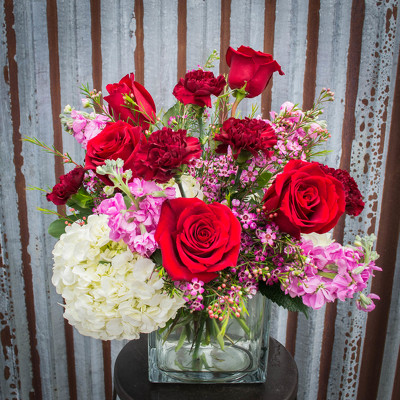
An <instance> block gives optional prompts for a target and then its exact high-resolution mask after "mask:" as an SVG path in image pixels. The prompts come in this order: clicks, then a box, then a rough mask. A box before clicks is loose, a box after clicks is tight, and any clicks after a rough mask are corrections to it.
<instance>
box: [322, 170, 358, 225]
mask: <svg viewBox="0 0 400 400" xmlns="http://www.w3.org/2000/svg"><path fill="white" fill-rule="evenodd" d="M319 166H320V168H321V169H322V170H323V171H324V172H325V173H326V174H329V175H331V176H333V177H334V178H336V179H337V180H338V181H339V182H341V183H342V185H343V189H344V192H345V195H346V199H345V201H346V214H348V215H352V216H354V217H357V215H359V214H360V213H361V212H362V210H363V209H364V206H365V203H364V202H363V200H362V196H361V193H360V190H359V189H358V186H357V183H356V181H355V180H354V179H353V178H352V177H351V176H350V174H349V173H348V172H347V171H346V170H344V169H335V168H329V167H328V166H326V165H323V164H319Z"/></svg>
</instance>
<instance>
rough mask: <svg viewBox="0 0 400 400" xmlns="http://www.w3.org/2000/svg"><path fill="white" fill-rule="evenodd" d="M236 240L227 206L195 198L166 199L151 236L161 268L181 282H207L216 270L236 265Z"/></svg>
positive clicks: (234, 222)
mask: <svg viewBox="0 0 400 400" xmlns="http://www.w3.org/2000/svg"><path fill="white" fill-rule="evenodd" d="M240 238H241V226H240V222H239V221H238V220H237V219H236V217H235V216H234V215H233V213H232V211H231V209H230V208H229V207H227V206H225V205H223V204H220V203H213V204H206V203H204V202H203V201H201V200H199V199H196V198H187V199H186V198H179V199H174V200H166V201H165V202H164V203H163V205H162V208H161V215H160V222H159V223H158V226H157V230H156V233H155V239H156V241H157V243H158V244H159V246H160V249H161V253H162V262H163V267H164V268H165V270H166V271H167V272H168V275H169V276H170V277H171V278H172V279H173V280H185V281H190V280H192V279H193V278H198V279H201V280H202V281H204V282H209V281H210V280H212V279H215V278H216V277H217V276H218V274H217V271H221V270H223V269H225V268H228V267H234V266H236V263H237V259H238V256H239V250H240Z"/></svg>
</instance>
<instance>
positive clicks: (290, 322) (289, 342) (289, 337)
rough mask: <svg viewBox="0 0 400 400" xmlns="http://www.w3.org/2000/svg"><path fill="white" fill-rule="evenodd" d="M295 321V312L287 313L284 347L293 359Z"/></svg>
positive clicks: (296, 315) (296, 317) (296, 314)
mask: <svg viewBox="0 0 400 400" xmlns="http://www.w3.org/2000/svg"><path fill="white" fill-rule="evenodd" d="M297 319H298V313H297V312H294V311H288V318H287V323H286V343H285V346H286V349H287V350H288V351H289V353H290V354H291V355H292V356H293V357H294V355H295V352H296V335H297Z"/></svg>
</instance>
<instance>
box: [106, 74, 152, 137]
mask: <svg viewBox="0 0 400 400" xmlns="http://www.w3.org/2000/svg"><path fill="white" fill-rule="evenodd" d="M106 89H107V91H108V93H110V94H109V95H108V96H106V97H104V100H105V101H107V102H108V104H109V107H110V112H111V114H112V115H113V117H114V119H115V120H116V121H118V120H122V121H126V122H128V123H130V124H132V125H138V126H141V127H142V128H143V129H148V128H149V126H150V123H152V124H153V123H155V121H156V106H155V104H154V100H153V98H152V97H151V95H150V93H149V92H148V91H147V90H146V89H145V88H144V86H142V85H141V84H140V83H138V82H135V76H134V74H132V73H131V74H129V75H126V76H124V77H123V78H122V79H121V80H120V81H119V83H112V84H109V85H107V86H106ZM125 96H129V97H130V98H131V99H132V100H133V102H135V103H136V104H137V105H136V106H134V105H133V104H132V103H130V102H129V101H127V100H126V99H125Z"/></svg>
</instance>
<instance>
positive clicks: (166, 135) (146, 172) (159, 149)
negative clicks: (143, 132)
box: [134, 127, 202, 183]
mask: <svg viewBox="0 0 400 400" xmlns="http://www.w3.org/2000/svg"><path fill="white" fill-rule="evenodd" d="M201 152H202V150H201V146H200V142H199V139H197V138H194V137H187V136H186V131H185V130H178V131H173V130H172V129H170V128H165V127H164V128H162V129H161V130H159V131H154V132H153V133H152V134H151V135H150V137H149V138H148V140H147V143H145V144H143V145H142V146H140V149H139V151H138V152H137V154H136V156H135V166H134V169H135V173H136V175H137V176H139V177H141V178H143V179H145V180H146V181H150V180H155V181H156V182H158V183H165V182H168V181H169V180H170V179H171V178H172V177H173V176H174V175H175V174H176V173H177V172H178V168H179V167H180V166H181V165H183V164H188V163H189V162H190V161H192V160H194V159H196V158H199V157H200V155H201Z"/></svg>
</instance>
